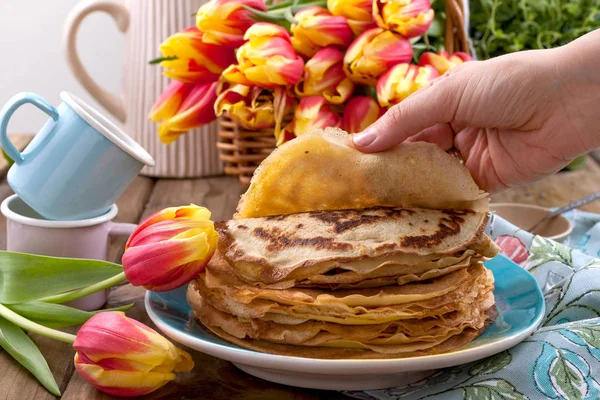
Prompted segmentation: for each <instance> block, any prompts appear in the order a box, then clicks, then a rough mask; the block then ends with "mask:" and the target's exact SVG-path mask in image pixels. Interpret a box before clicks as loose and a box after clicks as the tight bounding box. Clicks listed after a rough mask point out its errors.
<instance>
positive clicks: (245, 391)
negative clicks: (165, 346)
mask: <svg viewBox="0 0 600 400" xmlns="http://www.w3.org/2000/svg"><path fill="white" fill-rule="evenodd" d="M2 172H3V170H2V168H1V167H0V174H2ZM4 172H5V171H4ZM595 191H600V166H598V164H597V163H596V161H594V160H593V159H591V158H590V159H588V161H587V163H586V165H585V167H584V168H582V169H580V170H578V171H575V172H564V173H560V174H558V175H556V176H553V177H550V178H548V179H546V180H545V181H542V182H539V183H537V184H534V185H530V186H526V187H523V188H518V189H512V190H509V191H507V192H505V193H501V194H498V195H495V196H494V197H493V199H494V200H495V201H516V202H524V203H533V204H541V205H544V206H558V205H562V204H564V203H566V202H568V201H571V200H574V199H576V198H579V197H582V196H584V195H587V194H591V193H593V192H595ZM11 193H12V192H11V190H10V188H9V187H8V185H7V184H6V182H3V183H0V200H1V199H4V198H5V197H7V196H9V195H10V194H11ZM240 194H241V189H240V186H239V184H238V182H237V181H236V180H235V179H234V178H230V177H213V178H206V179H182V180H169V179H159V180H156V179H151V178H147V177H138V178H136V179H135V181H134V182H133V183H132V185H131V186H130V187H129V188H128V189H127V191H126V192H125V193H124V194H123V196H122V197H121V198H120V199H119V201H118V203H117V204H118V206H119V215H118V217H117V219H116V220H117V221H121V222H132V223H137V222H139V221H140V220H141V219H142V218H144V217H146V216H148V215H150V214H151V213H154V212H156V211H158V210H160V209H162V208H164V207H169V206H177V205H183V204H189V203H190V202H193V203H195V204H198V205H203V206H206V207H208V208H209V209H210V210H211V211H212V213H213V218H214V219H217V220H218V219H227V218H229V217H231V215H232V213H233V211H234V209H235V206H236V204H237V201H238V199H239V196H240ZM586 209H587V210H589V211H594V212H600V202H597V203H595V204H591V205H589V206H587V207H586ZM5 225H6V221H5V219H4V218H3V217H2V218H0V248H2V249H5V248H6V232H5V231H6V229H5ZM125 240H126V239H125V238H117V239H115V238H113V239H111V243H110V248H109V254H108V259H109V260H111V261H115V262H119V260H120V258H121V256H122V253H123V246H124V244H125ZM143 295H144V289H141V288H135V287H133V286H131V285H128V284H127V285H123V286H120V287H118V288H115V289H113V290H112V291H111V294H110V296H109V302H108V305H109V306H111V307H113V306H118V305H123V304H127V303H130V302H133V301H135V303H136V306H135V307H134V308H133V309H132V310H130V311H128V312H127V314H128V315H129V316H130V317H132V318H136V319H138V320H139V321H142V322H144V323H145V324H148V325H149V326H153V325H152V323H151V322H150V320H149V318H148V316H147V315H146V312H145V310H144V306H143ZM71 331H72V332H75V330H74V329H73V330H71ZM32 338H33V340H34V341H35V342H36V344H37V345H38V346H39V347H40V349H41V351H42V353H43V354H44V356H45V357H46V359H47V360H48V363H49V365H50V369H51V370H52V372H53V374H54V376H55V378H56V381H57V383H58V385H59V387H60V390H61V392H62V393H63V398H64V399H69V400H70V399H109V398H112V397H110V396H106V395H103V394H102V393H100V392H98V391H97V390H95V389H94V388H93V387H92V386H91V385H89V384H87V383H86V382H85V381H84V380H83V379H81V377H80V376H79V375H78V374H77V373H76V372H75V371H74V368H73V355H74V351H73V349H72V348H71V347H70V346H69V345H67V344H65V343H61V342H58V341H53V340H50V339H46V338H43V337H40V336H37V335H32ZM186 350H188V351H189V352H190V353H191V354H192V355H193V357H194V361H195V363H196V366H195V368H194V370H193V371H191V372H188V373H183V374H179V375H178V377H177V380H176V381H175V382H171V383H169V384H168V385H167V386H165V387H163V388H162V389H161V390H159V391H157V392H155V393H153V394H151V395H148V396H146V398H148V399H223V400H225V399H227V400H234V399H267V400H269V399H273V400H275V399H277V400H281V399H298V400H309V399H321V398H323V399H342V398H347V397H344V396H342V395H341V394H339V393H336V392H326V391H318V390H306V389H299V388H292V387H286V386H282V385H277V384H273V383H269V382H266V381H263V380H260V379H257V378H254V377H252V376H250V375H247V374H245V373H243V372H241V371H239V370H238V369H237V368H235V367H234V366H233V365H232V364H230V363H229V362H226V361H222V360H219V359H216V358H214V357H211V356H208V355H205V354H202V353H199V352H196V351H192V350H190V349H186ZM53 397H54V396H52V395H51V394H49V393H48V392H47V391H46V390H45V389H44V388H43V387H42V386H40V385H39V384H38V383H37V381H36V380H35V379H34V378H33V377H32V376H31V375H30V374H29V373H28V372H27V371H26V370H25V369H24V368H22V367H21V366H20V365H19V364H17V363H16V362H15V361H14V360H12V359H11V358H10V356H7V355H6V354H5V353H2V352H0V400H3V399H10V400H13V399H19V400H42V399H51V398H53Z"/></svg>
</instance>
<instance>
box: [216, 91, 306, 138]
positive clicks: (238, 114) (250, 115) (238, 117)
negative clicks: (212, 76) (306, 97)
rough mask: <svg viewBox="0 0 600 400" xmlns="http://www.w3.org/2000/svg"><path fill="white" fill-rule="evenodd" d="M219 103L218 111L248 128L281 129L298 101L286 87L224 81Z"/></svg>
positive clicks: (217, 104)
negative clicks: (264, 86)
mask: <svg viewBox="0 0 600 400" xmlns="http://www.w3.org/2000/svg"><path fill="white" fill-rule="evenodd" d="M219 92H220V94H219V96H218V97H217V101H216V102H215V112H216V114H217V115H219V116H221V115H223V113H225V112H227V113H228V115H229V117H230V118H231V119H233V120H234V121H235V122H237V123H238V124H239V125H240V126H242V127H243V128H245V129H248V130H260V129H266V128H272V127H275V128H276V129H275V130H276V131H278V130H279V129H280V127H281V122H282V120H283V118H284V117H285V116H286V115H289V114H291V112H292V110H293V107H294V106H295V104H296V100H295V99H294V97H293V96H291V95H290V94H289V93H288V91H287V90H285V89H284V88H282V87H279V88H275V89H273V90H268V89H263V88H260V87H258V86H245V85H240V84H233V85H227V84H226V83H225V82H223V83H222V85H221V88H220V89H219Z"/></svg>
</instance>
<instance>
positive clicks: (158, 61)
mask: <svg viewBox="0 0 600 400" xmlns="http://www.w3.org/2000/svg"><path fill="white" fill-rule="evenodd" d="M194 15H195V14H194ZM177 59H178V58H177V56H167V57H157V58H155V59H153V60H150V61H148V64H151V65H153V64H160V63H161V62H163V61H175V60H177Z"/></svg>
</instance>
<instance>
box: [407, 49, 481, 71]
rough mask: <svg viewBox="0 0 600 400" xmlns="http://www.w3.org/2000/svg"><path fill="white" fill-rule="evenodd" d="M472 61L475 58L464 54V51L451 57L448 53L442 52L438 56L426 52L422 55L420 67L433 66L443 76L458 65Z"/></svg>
mask: <svg viewBox="0 0 600 400" xmlns="http://www.w3.org/2000/svg"><path fill="white" fill-rule="evenodd" d="M471 60H473V57H471V56H470V55H468V54H467V53H463V52H462V51H458V52H456V53H453V54H451V55H450V54H448V52H447V51H440V52H439V53H437V54H435V53H432V52H430V51H426V52H425V53H423V54H422V55H421V59H420V60H419V65H420V66H425V65H431V66H432V67H433V68H435V69H436V70H437V72H439V73H440V75H443V74H444V73H446V72H448V71H450V70H451V69H452V68H454V67H456V66H457V65H460V64H462V63H464V62H467V61H471Z"/></svg>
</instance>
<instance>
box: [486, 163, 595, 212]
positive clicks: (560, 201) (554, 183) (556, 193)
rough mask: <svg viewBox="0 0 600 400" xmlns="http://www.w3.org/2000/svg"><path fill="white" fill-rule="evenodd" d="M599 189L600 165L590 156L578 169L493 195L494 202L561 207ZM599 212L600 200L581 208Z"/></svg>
mask: <svg viewBox="0 0 600 400" xmlns="http://www.w3.org/2000/svg"><path fill="white" fill-rule="evenodd" d="M596 192H600V166H598V163H597V162H596V161H595V160H594V159H593V158H591V157H588V158H587V160H586V162H585V164H584V166H583V167H582V168H580V169H578V170H577V171H564V172H559V173H558V174H556V175H554V176H550V177H548V178H546V179H544V180H542V181H539V182H536V183H533V184H530V185H526V186H522V187H518V188H513V189H508V190H506V191H505V192H502V193H498V194H495V195H493V196H492V202H494V203H505V202H508V203H526V204H536V205H540V206H543V207H559V206H563V205H565V204H567V203H569V202H571V201H573V200H577V199H580V198H582V197H585V196H587V195H590V194H592V193H596ZM581 209H582V210H585V211H591V212H595V213H600V200H598V201H595V202H593V203H590V204H588V205H586V206H583V207H582V208H581Z"/></svg>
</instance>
